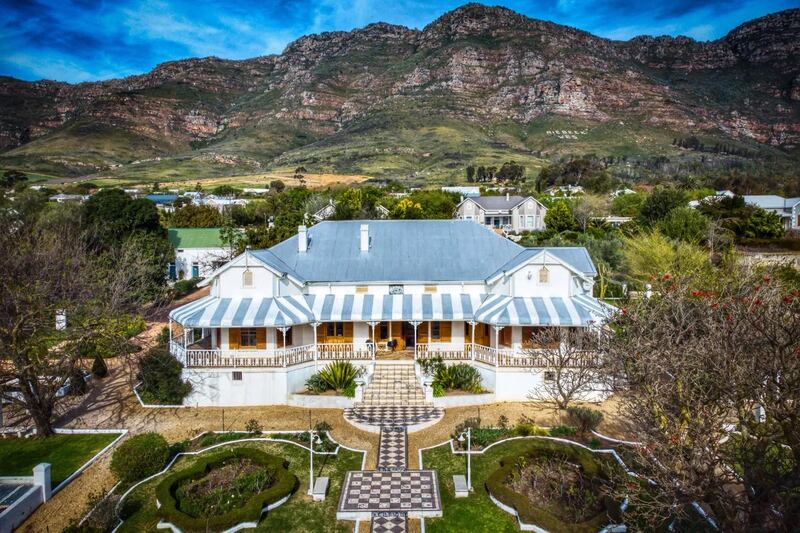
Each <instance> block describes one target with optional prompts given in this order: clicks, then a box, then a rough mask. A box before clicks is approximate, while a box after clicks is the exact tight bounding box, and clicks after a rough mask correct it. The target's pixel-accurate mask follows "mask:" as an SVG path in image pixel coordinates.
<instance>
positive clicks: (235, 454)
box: [156, 448, 299, 531]
mask: <svg viewBox="0 0 800 533" xmlns="http://www.w3.org/2000/svg"><path fill="white" fill-rule="evenodd" d="M232 458H242V459H250V460H251V461H253V462H255V463H257V464H259V465H261V466H264V467H267V468H270V467H272V468H274V470H275V476H276V479H275V483H273V485H272V486H271V487H269V488H268V489H266V490H264V491H262V492H259V493H257V494H254V495H253V497H252V498H250V499H249V500H248V501H247V503H246V504H244V505H243V506H242V507H239V508H238V509H234V510H232V511H230V512H227V513H225V514H222V515H218V516H211V517H208V518H194V517H191V516H189V515H187V514H185V513H183V512H181V510H180V509H178V501H177V500H176V498H175V491H176V490H177V488H178V485H179V484H180V483H181V482H182V481H186V480H195V479H200V478H202V477H204V476H205V475H206V474H207V473H208V472H209V471H211V470H212V469H213V468H214V467H215V466H217V465H219V464H221V463H223V462H224V461H226V460H228V459H232ZM287 465H288V463H287V462H286V461H285V460H284V459H283V458H282V457H277V456H274V455H269V454H266V453H264V452H261V451H259V450H254V449H252V448H234V449H232V450H226V451H224V452H221V453H216V454H212V455H208V456H207V457H201V458H199V459H198V460H197V462H196V463H195V464H193V465H192V466H191V467H189V468H187V469H186V470H183V471H181V472H176V473H174V474H172V475H170V476H167V477H166V478H165V479H164V480H163V481H162V482H161V483H159V484H158V486H157V487H156V498H158V501H159V503H160V504H161V507H160V508H159V509H158V516H159V517H161V518H163V519H164V520H166V521H168V522H171V523H172V524H173V525H175V526H177V527H178V528H180V529H182V530H183V531H209V530H211V531H218V530H223V529H228V528H230V527H233V526H235V525H236V524H239V523H241V522H258V520H259V519H260V518H261V512H262V510H263V509H264V507H266V506H268V505H270V504H273V503H275V502H277V501H278V500H280V499H282V498H284V497H285V496H288V495H289V494H292V493H293V492H294V491H295V490H297V487H298V485H299V482H298V480H297V477H296V476H295V475H294V474H292V473H291V472H289V471H288V470H287V469H286V467H287Z"/></svg>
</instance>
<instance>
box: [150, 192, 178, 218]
mask: <svg viewBox="0 0 800 533" xmlns="http://www.w3.org/2000/svg"><path fill="white" fill-rule="evenodd" d="M145 198H147V199H148V200H150V201H151V202H153V203H154V204H156V207H157V208H158V209H163V210H164V211H166V212H167V213H171V212H173V211H175V200H177V199H178V195H177V194H148V195H147V196H145Z"/></svg>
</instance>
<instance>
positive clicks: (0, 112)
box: [0, 4, 800, 174]
mask: <svg viewBox="0 0 800 533" xmlns="http://www.w3.org/2000/svg"><path fill="white" fill-rule="evenodd" d="M570 124H574V125H575V129H578V128H580V129H581V130H582V131H586V130H589V129H591V128H592V127H593V126H597V127H598V128H601V129H600V130H598V131H609V132H610V131H612V129H611V126H612V125H614V126H617V125H628V126H630V125H631V124H636V125H637V128H639V129H637V132H638V133H637V134H638V135H639V137H637V140H636V143H650V144H649V145H648V146H651V145H652V146H654V145H657V144H658V143H662V144H663V140H664V139H669V138H671V137H674V136H681V135H688V134H705V135H711V136H715V137H717V138H720V139H722V140H723V141H724V140H731V141H739V142H746V143H760V144H761V145H765V146H768V147H775V148H777V149H778V150H780V151H783V152H786V153H791V152H792V151H793V147H794V145H796V144H797V143H798V142H799V141H800V9H794V10H788V11H783V12H780V13H775V14H773V15H769V16H766V17H763V18H760V19H757V20H754V21H751V22H748V23H746V24H744V25H742V26H740V27H738V28H736V29H734V30H733V31H731V32H730V33H729V34H728V35H726V36H725V37H723V38H722V39H719V40H717V41H713V42H697V41H694V40H692V39H689V38H686V37H677V38H671V37H637V38H634V39H631V40H629V41H625V42H621V41H610V40H607V39H602V38H599V37H596V36H593V35H591V34H588V33H586V32H583V31H579V30H576V29H573V28H569V27H565V26H559V25H556V24H553V23H549V22H544V21H540V20H534V19H530V18H527V17H524V16H522V15H519V14H517V13H514V12H513V11H510V10H508V9H504V8H497V7H485V6H482V5H477V4H468V5H466V6H463V7H461V8H459V9H456V10H454V11H451V12H449V13H446V14H445V15H443V16H442V17H440V18H439V19H437V20H436V21H434V22H433V23H431V24H430V25H428V26H427V27H425V28H423V29H422V30H413V29H408V28H404V27H401V26H393V25H389V24H372V25H369V26H367V27H365V28H362V29H359V30H354V31H352V32H331V33H323V34H320V35H310V36H306V37H302V38H300V39H298V40H297V41H295V42H293V43H291V44H290V45H289V46H287V48H286V50H285V51H284V52H283V53H282V54H281V55H278V56H266V57H259V58H255V59H250V60H244V61H227V60H222V59H217V58H203V59H189V60H185V61H174V62H170V63H165V64H162V65H159V66H158V67H156V68H155V69H154V70H153V71H151V72H149V73H147V74H144V75H141V76H133V77H129V78H124V79H118V80H111V81H105V82H98V83H83V84H78V85H70V84H65V83H57V82H50V81H40V82H33V83H29V82H23V81H20V80H15V79H11V78H0V149H2V150H5V153H4V154H3V156H2V157H0V165H5V166H20V167H27V168H33V169H37V168H38V169H44V170H47V171H50V172H54V173H67V174H70V173H71V174H85V173H91V172H93V171H104V170H108V169H118V168H123V167H126V166H128V165H130V164H132V163H135V164H142V163H141V162H142V161H143V160H145V161H153V160H157V161H163V160H164V159H165V158H167V159H168V158H174V157H178V158H180V159H181V160H183V161H185V160H187V159H197V158H206V159H208V158H209V157H212V158H216V159H217V160H218V159H219V158H220V157H222V158H223V159H225V158H228V160H231V161H234V162H235V163H234V165H239V164H240V163H242V162H244V163H243V164H244V165H245V167H248V165H249V167H248V168H264V167H269V166H274V165H276V164H290V163H292V162H294V161H303V162H308V163H310V164H312V165H313V164H319V165H320V166H321V167H325V168H334V169H341V168H346V169H351V170H364V169H368V168H369V165H368V164H366V163H364V164H362V163H360V162H359V161H355V160H352V159H353V157H354V156H353V153H358V154H359V155H358V156H357V158H363V156H364V154H365V153H368V152H369V151H370V150H373V151H380V150H384V151H385V150H392V149H394V148H393V147H391V146H381V145H377V146H372V145H370V146H369V149H366V148H364V145H365V143H367V141H366V139H376V138H381V136H386V138H387V139H388V138H393V139H395V138H394V137H392V135H393V134H392V132H391V130H392V129H393V128H405V129H409V130H414V131H417V132H423V131H426V128H428V130H430V129H431V128H436V127H442V125H446V126H447V128H449V131H451V132H452V131H453V130H454V129H455V130H459V131H463V132H467V133H464V138H463V139H462V144H464V143H467V144H468V141H469V139H473V138H476V136H477V138H481V139H485V140H487V142H495V143H497V144H498V145H505V146H506V147H510V148H509V149H513V150H512V151H514V150H516V151H522V152H526V151H527V152H532V151H534V150H540V149H541V148H542V147H544V148H545V151H546V152H547V151H550V152H553V151H554V150H555V151H558V150H557V147H554V146H553V145H552V144H548V139H547V138H546V137H544V136H543V135H544V134H545V133H547V132H545V131H543V130H545V129H546V128H547V127H548V125H556V126H558V125H562V127H563V126H564V125H566V126H569V125H570ZM604 125H605V126H606V127H605V129H602V127H603V126H604ZM540 126H541V127H540ZM487 128H488V129H487ZM497 128H503V131H506V132H508V133H507V135H506V137H503V138H502V139H499V140H498V137H497V133H496V131H497ZM641 128H645V129H646V128H651V129H652V132H651V131H647V132H644V133H642V131H643V130H641ZM489 130H491V131H489ZM470 132H471V133H470ZM537 135H538V137H537ZM626 135H628V136H633V133H628V134H626ZM410 137H411V139H410V140H406V141H405V142H406V144H407V145H408V146H405V147H404V149H407V150H408V151H409V153H419V154H423V153H428V152H426V150H427V148H426V147H425V146H424V143H422V140H423V138H424V136H417V140H416V141H415V140H414V137H415V136H414V135H411V136H410ZM433 141H437V140H436V139H433ZM575 141H576V142H574V143H573V144H572V145H570V147H569V150H571V151H573V152H575V151H580V150H581V149H582V146H581V138H576V139H575ZM370 142H371V141H370ZM393 142H395V143H397V142H399V141H397V140H396V139H395V141H393ZM620 142H623V141H620ZM624 142H627V143H628V144H632V143H633V141H631V139H628V140H627V141H624ZM354 143H355V144H354ZM387 144H391V143H389V142H388V141H387ZM434 144H435V142H434ZM612 144H613V143H612ZM332 146H339V147H343V148H347V147H348V146H357V147H359V146H360V147H361V151H358V150H357V149H353V150H351V151H350V152H348V150H347V149H344V152H345V154H347V155H346V156H345V155H342V153H341V150H339V151H336V150H332V149H331V147H332ZM501 148H502V147H501ZM592 148H593V149H597V146H593V147H592ZM606 148H607V149H608V150H609V151H614V150H616V149H618V147H617V148H615V147H614V146H612V145H608V146H606V145H603V146H601V147H600V149H601V150H602V149H606ZM459 150H461V149H459ZM467 151H468V150H467ZM500 151H502V149H501V150H500ZM445 152H446V150H445ZM298 154H299V155H298ZM439 156H440V161H439V162H440V163H441V164H447V161H446V159H447V157H448V156H447V155H446V154H439ZM342 157H349V158H350V160H349V161H344V162H343V160H342V159H341V158H342ZM449 157H450V159H451V160H457V159H458V157H455V156H453V155H452V154H451V155H450V156H449ZM337 158H338V159H337Z"/></svg>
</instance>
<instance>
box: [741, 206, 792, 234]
mask: <svg viewBox="0 0 800 533" xmlns="http://www.w3.org/2000/svg"><path fill="white" fill-rule="evenodd" d="M742 234H743V236H744V237H749V238H761V239H773V238H778V237H782V236H783V224H782V223H781V217H779V216H778V214H777V213H773V212H772V211H766V210H764V209H754V210H753V211H752V213H751V215H750V216H749V217H748V218H747V219H746V221H744V223H743V224H742Z"/></svg>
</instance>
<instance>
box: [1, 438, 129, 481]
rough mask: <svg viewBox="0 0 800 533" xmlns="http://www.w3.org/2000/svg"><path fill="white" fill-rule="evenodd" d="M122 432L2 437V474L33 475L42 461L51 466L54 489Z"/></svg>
mask: <svg viewBox="0 0 800 533" xmlns="http://www.w3.org/2000/svg"><path fill="white" fill-rule="evenodd" d="M118 436H119V435H118V434H116V433H103V434H96V435H95V434H92V435H89V434H85V435H65V434H59V435H53V436H52V437H47V438H45V439H36V438H30V439H18V438H6V439H0V476H30V475H31V474H32V472H33V467H34V466H36V465H38V464H39V463H50V465H52V469H51V471H50V473H51V476H52V477H51V479H52V484H53V488H55V487H56V486H57V485H58V484H59V483H61V482H62V481H64V480H65V479H67V478H68V477H69V476H70V475H71V474H72V473H73V472H75V471H76V470H77V469H78V468H80V467H81V465H83V463H85V462H86V461H88V460H89V459H91V458H92V457H94V455H95V454H96V453H97V452H99V451H100V450H102V449H103V448H105V447H106V446H107V445H108V444H110V443H111V441H113V440H114V439H116V438H117V437H118Z"/></svg>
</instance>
